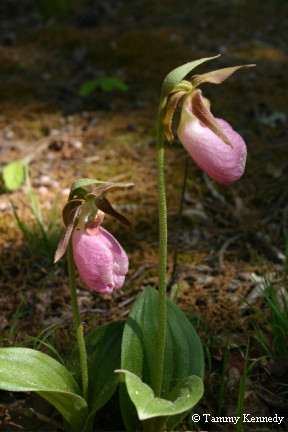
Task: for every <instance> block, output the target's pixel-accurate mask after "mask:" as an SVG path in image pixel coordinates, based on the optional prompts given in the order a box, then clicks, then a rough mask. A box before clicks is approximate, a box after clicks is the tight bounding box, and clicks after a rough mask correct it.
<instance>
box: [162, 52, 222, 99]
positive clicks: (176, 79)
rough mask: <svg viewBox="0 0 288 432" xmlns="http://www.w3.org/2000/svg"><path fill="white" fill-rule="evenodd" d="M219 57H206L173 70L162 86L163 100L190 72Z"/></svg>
mask: <svg viewBox="0 0 288 432" xmlns="http://www.w3.org/2000/svg"><path fill="white" fill-rule="evenodd" d="M219 55H220V54H219ZM219 55H217V56H214V57H204V58H202V59H199V60H194V61H192V62H189V63H185V64H184V65H182V66H178V67H177V68H176V69H173V70H172V71H171V72H169V74H168V75H167V76H166V78H165V79H164V81H163V85H162V98H165V97H166V96H167V95H168V93H170V92H171V91H172V90H173V89H174V88H175V87H176V85H177V84H179V83H180V81H182V80H183V79H184V78H185V77H186V75H188V74H189V73H190V72H192V70H193V69H195V68H196V67H197V66H199V65H200V64H202V63H204V62H206V61H208V60H213V59H216V58H218V57H219Z"/></svg>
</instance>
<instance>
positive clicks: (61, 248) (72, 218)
mask: <svg viewBox="0 0 288 432" xmlns="http://www.w3.org/2000/svg"><path fill="white" fill-rule="evenodd" d="M80 210H81V205H79V206H78V207H75V208H73V210H72V211H71V212H70V215H69V221H68V224H67V227H66V230H65V232H64V234H63V236H62V237H61V239H60V241H59V244H58V246H57V250H56V252H55V256H54V263H56V262H57V261H59V259H60V258H62V256H63V255H64V253H65V252H66V249H67V246H68V242H69V240H70V237H71V234H72V232H73V229H74V226H75V225H76V223H77V221H78V217H79V213H80Z"/></svg>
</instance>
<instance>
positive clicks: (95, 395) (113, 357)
mask: <svg viewBox="0 0 288 432" xmlns="http://www.w3.org/2000/svg"><path fill="white" fill-rule="evenodd" d="M123 329H124V322H112V323H110V324H107V325H104V326H102V327H99V328H97V329H95V330H94V331H93V332H91V333H90V334H89V335H88V336H87V337H86V338H85V342H86V350H87V356H88V376H89V384H90V385H89V405H90V407H91V413H90V417H92V416H94V415H95V413H96V411H98V410H99V409H100V408H101V407H102V406H103V405H104V404H105V403H106V402H107V401H108V400H109V399H110V398H111V396H112V395H113V393H114V392H115V390H116V388H117V386H118V383H119V375H117V374H115V372H114V371H115V369H117V368H119V367H120V361H121V342H122V334H123ZM69 365H70V368H71V370H72V371H75V379H76V380H79V383H80V382H81V377H80V373H79V356H78V350H77V351H75V352H74V353H73V354H72V356H71V359H70V361H69ZM88 420H89V419H88Z"/></svg>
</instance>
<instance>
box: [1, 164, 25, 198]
mask: <svg viewBox="0 0 288 432" xmlns="http://www.w3.org/2000/svg"><path fill="white" fill-rule="evenodd" d="M2 178H3V181H4V184H5V187H6V188H7V189H8V190H10V191H13V190H16V189H19V187H20V186H21V183H22V182H23V180H24V178H25V173H24V165H23V161H22V160H15V161H13V162H10V163H8V164H7V165H5V166H4V167H3V171H2Z"/></svg>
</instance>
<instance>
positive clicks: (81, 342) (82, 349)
mask: <svg viewBox="0 0 288 432" xmlns="http://www.w3.org/2000/svg"><path fill="white" fill-rule="evenodd" d="M67 255H68V269H69V282H70V292H71V303H72V309H73V316H74V324H75V328H76V335H77V342H78V349H79V356H80V368H81V376H82V391H83V397H84V399H85V400H86V402H87V403H88V367H87V353H86V346H85V339H84V334H83V323H82V322H81V319H80V313H79V307H78V301H77V293H76V283H75V267H74V259H73V249H72V243H71V239H70V240H69V243H68V247H67Z"/></svg>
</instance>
